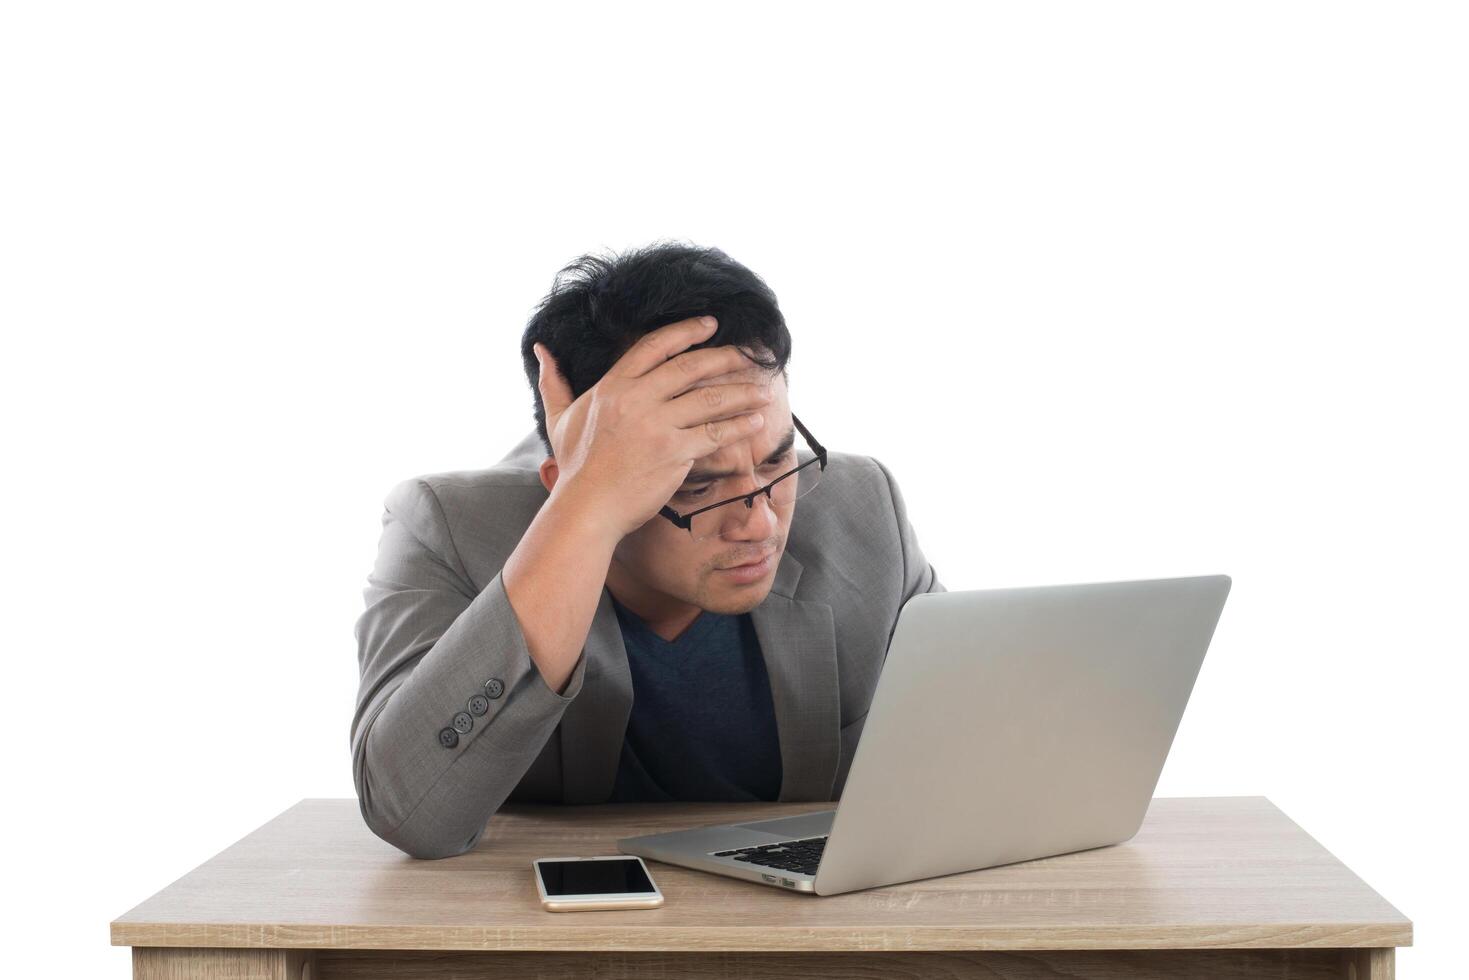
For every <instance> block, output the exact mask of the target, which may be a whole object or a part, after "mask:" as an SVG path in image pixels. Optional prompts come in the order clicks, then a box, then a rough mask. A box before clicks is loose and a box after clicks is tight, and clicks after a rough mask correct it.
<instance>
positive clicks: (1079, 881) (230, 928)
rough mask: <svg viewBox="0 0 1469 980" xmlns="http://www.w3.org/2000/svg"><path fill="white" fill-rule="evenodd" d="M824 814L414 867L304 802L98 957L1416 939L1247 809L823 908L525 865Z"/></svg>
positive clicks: (700, 879)
mask: <svg viewBox="0 0 1469 980" xmlns="http://www.w3.org/2000/svg"><path fill="white" fill-rule="evenodd" d="M822 808H823V805H822V804H819V803H753V804H712V803H702V804H622V805H607V806H587V807H572V806H534V807H532V806H516V807H507V808H505V809H503V810H502V811H501V812H500V813H498V814H497V815H496V816H495V817H494V819H493V820H492V821H491V823H490V827H489V830H488V831H487V832H486V834H485V836H484V838H483V839H482V840H481V841H480V844H479V846H478V847H477V848H476V849H475V850H473V851H471V852H469V853H468V854H464V855H460V856H458V857H453V858H446V859H444V860H439V861H419V860H415V859H413V858H410V857H408V856H407V855H405V854H403V853H402V852H400V851H398V850H396V849H395V848H393V847H391V846H390V845H388V844H386V843H384V842H383V841H381V840H379V839H378V838H377V837H375V836H374V835H373V834H372V833H371V831H369V830H368V829H367V827H366V826H365V825H364V824H363V822H362V818H361V815H360V813H359V811H358V807H357V801H355V800H350V799H346V800H303V801H301V802H300V803H298V804H297V805H295V806H293V807H291V808H290V809H289V810H287V811H285V812H284V813H283V814H281V815H280V816H279V817H277V818H276V819H274V820H272V821H271V822H269V823H268V824H266V825H265V826H263V827H261V828H260V829H259V830H257V831H255V832H254V833H252V834H250V835H249V836H247V837H245V838H244V839H243V840H241V841H239V842H238V843H236V844H234V845H233V846H231V847H229V848H227V849H226V850H224V851H223V852H221V853H220V854H218V855H216V856H215V857H214V858H212V859H210V860H209V861H206V862H205V863H204V864H202V865H200V866H199V867H198V868H196V869H195V870H194V871H192V872H190V873H189V874H187V875H185V876H184V877H183V878H180V879H179V880H178V881H176V882H174V883H173V884H171V885H169V886H168V887H167V888H165V889H163V890H162V891H161V892H159V893H158V894H156V895H154V896H153V897H152V898H150V899H148V900H147V901H145V902H143V903H142V904H140V905H138V906H137V907H136V908H134V909H132V910H131V911H129V912H127V913H126V914H125V915H123V916H121V917H119V918H118V919H116V920H114V921H113V922H112V942H113V944H114V945H131V946H202V947H267V948H277V949H291V948H313V949H393V950H481V951H494V950H504V951H563V952H594V951H606V952H619V953H630V952H638V951H642V952H687V951H706V952H719V951H730V952H740V951H745V952H803V951H832V952H835V951H851V952H881V951H908V952H917V951H926V950H927V951H980V950H997V951H1004V950H1010V951H1018V950H1087V949H1101V950H1126V949H1198V948H1205V949H1211V948H1212V949H1229V948H1321V949H1326V948H1333V947H1342V948H1356V947H1391V946H1406V945H1410V944H1411V943H1412V925H1411V923H1410V922H1409V921H1408V920H1407V919H1406V918H1404V917H1403V916H1402V914H1401V913H1399V912H1398V911H1397V910H1396V909H1395V908H1393V907H1392V906H1391V905H1390V904H1388V903H1387V902H1386V901H1385V900H1384V899H1383V898H1381V897H1380V896H1379V895H1377V893H1376V892H1374V891H1373V890H1372V889H1371V888H1369V887H1368V886H1367V885H1366V884H1365V883H1363V882H1362V880H1361V879H1359V878H1358V877H1357V876H1356V875H1354V874H1352V872H1351V871H1349V870H1348V869H1347V868H1346V867H1344V866H1343V865H1342V864H1341V862H1339V861H1337V860H1336V859H1335V858H1334V857H1332V855H1331V854H1330V853H1328V852H1327V851H1326V850H1325V849H1324V848H1322V847H1321V845H1319V844H1318V843H1317V842H1316V841H1314V840H1312V839H1311V837H1310V836H1309V835H1307V834H1306V833H1305V832H1304V831H1302V830H1301V828H1300V827H1298V826H1296V825H1295V824H1294V823H1293V822H1292V821H1291V820H1289V819H1288V818H1287V817H1286V816H1285V815H1284V814H1282V813H1281V812H1280V811H1279V810H1278V809H1276V808H1275V807H1274V806H1273V805H1272V804H1271V803H1270V802H1269V801H1268V800H1265V799H1263V798H1260V797H1230V798H1208V799H1158V800H1154V801H1153V805H1152V807H1151V808H1150V810H1149V812H1148V817H1147V820H1146V821H1145V822H1144V824H1143V828H1142V830H1141V831H1140V832H1139V834H1138V835H1137V836H1136V837H1135V838H1133V839H1132V840H1131V841H1129V842H1127V843H1124V844H1119V845H1117V846H1114V847H1105V848H1098V849H1096V850H1092V851H1084V852H1081V853H1077V854H1069V855H1062V856H1059V857H1054V858H1046V859H1043V860H1039V861H1027V862H1024V863H1021V864H1013V865H1009V866H1006V867H1002V868H991V869H988V870H984V871H972V872H966V873H962V874H955V875H948V876H945V877H942V878H931V879H928V880H925V881H918V882H911V883H908V884H902V885H891V886H888V887H885V888H876V889H870V890H868V891H863V892H854V893H851V894H846V895H836V896H830V897H825V898H823V897H817V896H813V895H802V894H793V893H789V892H784V891H780V890H777V889H774V888H768V887H765V886H763V885H757V884H753V883H748V882H743V881H738V880H735V879H732V878H724V877H722V876H718V875H711V874H705V873H702V872H697V871H689V870H685V869H682V868H677V867H673V866H671V865H666V864H662V863H658V862H649V867H650V868H651V869H652V871H653V874H654V876H655V878H656V879H657V881H658V884H659V886H660V887H661V888H662V890H663V892H664V895H665V896H666V903H665V905H664V907H663V908H660V909H654V910H647V911H615V912H613V911H607V912H576V913H551V912H545V911H542V909H541V908H540V904H539V902H538V900H537V897H536V888H535V883H534V881H533V879H532V877H531V860H532V859H533V858H535V857H542V856H546V855H548V854H588V855H590V854H610V853H615V852H616V845H615V841H616V840H617V839H618V838H619V837H627V836H633V835H638V834H649V833H657V832H660V831H665V830H673V829H678V828H682V827H689V826H695V825H699V824H706V823H722V822H728V821H743V820H752V819H759V818H765V817H772V816H781V815H788V814H795V813H803V812H809V811H811V810H817V809H822ZM1372 969H1377V967H1372ZM1338 975H1340V973H1339V974H1338ZM1364 976H1371V977H1373V978H1374V980H1375V978H1376V976H1377V974H1376V973H1368V974H1364Z"/></svg>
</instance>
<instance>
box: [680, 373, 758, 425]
mask: <svg viewBox="0 0 1469 980" xmlns="http://www.w3.org/2000/svg"><path fill="white" fill-rule="evenodd" d="M773 398H774V393H773V392H771V391H770V390H768V389H767V388H765V387H764V386H762V385H757V384H749V383H745V382H736V383H734V384H727V385H705V386H704V387H702V388H695V389H694V390H693V391H690V392H688V393H687V394H683V395H680V396H678V397H677V398H675V399H673V400H672V401H671V402H669V403H668V413H669V414H668V417H669V418H671V419H672V420H673V424H674V425H676V426H677V427H678V428H680V429H692V428H694V427H695V426H698V425H702V424H703V423H705V422H710V421H715V420H718V419H727V418H729V417H730V416H731V415H734V414H736V413H738V412H748V411H751V410H752V409H753V410H754V411H759V410H760V409H762V408H764V407H765V406H766V405H768V404H770V402H771V400H772V399H773Z"/></svg>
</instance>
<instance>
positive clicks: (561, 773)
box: [351, 430, 945, 858]
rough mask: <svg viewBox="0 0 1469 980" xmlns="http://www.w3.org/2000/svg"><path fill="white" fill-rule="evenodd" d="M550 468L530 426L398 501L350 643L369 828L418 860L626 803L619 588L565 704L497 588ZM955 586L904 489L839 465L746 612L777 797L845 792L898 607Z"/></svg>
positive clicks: (415, 482)
mask: <svg viewBox="0 0 1469 980" xmlns="http://www.w3.org/2000/svg"><path fill="white" fill-rule="evenodd" d="M544 456H545V452H544V450H543V448H542V446H541V443H540V440H539V438H538V437H537V435H536V433H535V431H534V430H532V431H531V433H530V434H528V435H527V436H526V437H525V438H524V439H522V440H521V441H520V443H518V444H517V445H516V446H515V447H514V448H513V449H511V450H510V452H509V453H507V454H506V455H505V457H504V458H503V459H501V460H500V462H499V463H497V464H496V465H494V466H492V467H490V468H488V469H482V470H465V471H458V472H450V473H438V474H432V475H427V476H422V477H417V478H414V479H409V480H405V481H403V482H402V483H399V484H398V485H397V486H395V487H394V488H393V489H392V491H391V492H390V493H389V495H388V497H387V500H386V512H385V513H384V515H383V530H382V537H381V539H380V541H379V544H378V554H377V561H376V563H375V565H374V567H373V570H372V573H371V574H370V575H369V576H368V580H367V581H368V585H367V588H366V589H364V590H363V596H364V599H365V601H366V609H365V610H364V612H363V613H362V615H361V617H360V618H359V619H358V620H357V625H356V630H355V633H356V637H357V648H358V663H359V666H360V668H361V686H360V688H359V690H358V693H357V710H356V713H355V715H354V716H353V718H352V732H351V746H352V776H353V780H354V782H355V783H356V786H357V796H358V801H359V803H360V804H361V808H362V816H363V819H365V820H366V821H367V825H368V827H370V828H371V829H372V831H373V833H375V834H377V835H378V836H379V837H381V838H382V839H383V840H385V841H387V842H388V843H390V844H392V845H393V846H395V847H397V848H399V849H400V850H402V851H404V852H406V853H408V854H410V855H412V856H414V857H419V858H439V857H449V856H452V855H456V854H462V853H464V852H465V851H468V850H469V849H470V848H472V847H474V846H475V844H476V843H478V842H479V839H480V837H481V836H482V835H483V834H484V832H485V829H486V825H487V823H488V822H489V819H490V817H491V816H492V815H493V814H494V813H495V811H496V810H497V809H499V807H500V805H501V804H502V803H505V802H507V801H509V802H543V803H603V802H606V800H607V799H608V797H609V796H610V795H611V792H612V783H613V778H614V776H615V775H616V772H617V763H618V758H619V755H620V752H621V748H622V741H623V734H624V732H625V731H626V729H627V720H628V713H629V711H630V709H631V707H632V681H631V676H630V674H629V671H628V664H627V654H626V651H625V650H624V648H623V645H622V633H621V631H620V630H619V628H618V624H617V616H616V613H615V611H614V610H613V608H612V605H611V599H610V595H609V593H608V592H607V590H606V589H605V588H604V589H603V590H602V597H601V600H600V603H599V604H598V606H597V611H596V614H595V617H594V618H593V621H592V626H591V629H590V632H589V633H588V635H587V641H586V646H585V647H584V648H583V650H582V656H581V658H580V659H579V660H578V662H577V665H576V668H575V670H574V671H573V672H572V675H571V678H570V680H569V682H568V683H567V686H566V690H565V693H564V694H557V693H556V692H555V691H553V690H551V688H550V687H549V686H548V685H547V684H546V683H545V681H544V680H543V679H542V677H541V674H540V671H539V669H538V668H537V667H536V666H535V663H534V662H533V661H532V660H531V659H530V654H529V652H528V651H527V648H526V642H525V636H524V634H523V633H522V632H521V629H520V624H519V621H518V620H517V619H516V616H515V611H514V609H513V608H512V607H511V605H510V602H509V599H508V598H507V597H506V594H505V588H504V583H503V582H502V580H501V569H502V568H503V566H504V564H505V561H506V560H507V559H508V558H509V557H510V554H511V552H513V551H514V550H515V547H516V545H517V544H519V542H520V538H521V535H522V534H523V533H524V532H525V529H526V528H527V527H528V526H529V525H530V522H531V520H532V519H533V518H534V517H535V514H536V511H537V510H539V509H540V507H541V505H542V503H544V502H545V500H546V498H547V496H548V494H547V492H546V489H545V488H544V487H543V486H542V485H541V481H540V477H539V476H538V475H537V469H538V467H539V466H540V463H541V460H542V459H543V458H544ZM801 458H802V459H809V458H810V452H809V451H803V453H802V455H801ZM942 591H945V589H944V587H943V586H942V585H940V584H939V581H938V577H937V575H936V574H935V572H934V570H933V567H932V566H931V565H930V564H929V563H928V561H927V560H926V559H925V558H924V556H923V552H922V551H921V550H920V549H919V546H918V539H917V537H916V536H915V534H914V532H913V529H912V527H911V526H910V525H909V523H908V519H907V515H906V511H905V509H904V504H903V497H902V495H901V494H900V493H899V491H898V487H897V484H896V483H895V482H894V481H893V478H892V475H891V474H890V473H889V472H888V471H887V469H886V468H885V467H884V466H883V465H882V464H881V463H879V462H878V461H877V460H876V459H873V458H871V457H869V456H861V455H856V454H850V453H838V452H831V451H828V457H827V470H826V473H825V475H824V478H823V480H822V483H821V487H820V488H819V489H818V490H816V491H815V492H814V493H813V494H812V495H811V496H809V497H806V498H804V501H803V502H802V503H799V504H797V505H796V511H795V516H794V517H793V519H792V525H791V529H790V533H789V534H788V536H787V539H786V548H785V552H784V554H783V555H782V557H781V561H780V564H779V566H778V567H777V568H776V573H775V580H774V583H773V584H772V587H771V590H770V593H769V594H768V595H767V597H766V598H765V600H764V601H763V602H761V603H760V605H759V606H757V607H755V609H753V610H752V611H751V613H750V616H751V619H752V621H753V623H754V627H755V632H756V635H757V637H758V638H759V640H760V647H761V650H762V652H763V653H764V657H765V665H766V668H767V670H768V672H769V675H770V685H771V695H772V697H773V700H774V703H775V720H776V729H777V732H778V734H779V737H780V756H781V763H782V766H783V770H784V776H783V779H782V782H781V789H780V799H781V800H834V799H837V798H839V797H840V796H841V792H842V787H843V785H844V784H845V783H846V779H847V770H848V768H849V767H850V766H851V763H852V753H853V751H854V750H855V749H856V747H857V739H858V737H859V736H860V735H861V733H862V721H863V718H864V717H866V714H867V706H868V704H869V703H870V702H871V700H872V693H873V689H874V687H875V685H876V683H877V677H878V672H879V671H880V670H881V668H882V662H883V658H884V657H885V656H886V654H887V646H888V640H889V639H890V638H891V636H892V633H893V628H894V627H895V626H896V624H897V616H898V612H899V610H900V609H901V608H902V606H903V603H905V602H906V601H907V600H908V599H909V598H910V597H912V596H914V595H916V594H918V593H920V592H942ZM492 681H499V682H500V684H501V685H503V693H501V694H500V696H499V697H496V698H495V699H493V700H491V701H490V702H489V710H488V711H487V712H486V713H484V714H482V715H478V716H473V715H471V716H470V718H471V720H472V722H473V727H472V729H471V730H470V731H468V732H467V733H466V734H462V735H460V736H459V738H458V741H457V744H455V745H452V746H446V745H444V744H442V743H441V741H440V732H441V730H442V729H444V728H445V727H446V726H449V725H450V723H451V719H452V718H453V717H454V715H455V714H456V713H458V712H467V711H470V710H471V709H472V707H477V708H480V709H483V708H484V707H485V703H484V701H482V700H480V701H477V702H476V703H475V705H473V706H470V704H469V703H470V700H471V699H473V698H475V696H476V695H480V694H485V693H486V692H487V685H489V686H488V691H489V692H490V693H497V692H499V690H500V688H499V686H497V685H494V684H491V683H490V682H492ZM462 725H463V719H461V726H462Z"/></svg>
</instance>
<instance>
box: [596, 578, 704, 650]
mask: <svg viewBox="0 0 1469 980" xmlns="http://www.w3.org/2000/svg"><path fill="white" fill-rule="evenodd" d="M607 591H608V592H610V593H612V598H614V599H616V600H617V601H618V602H620V603H622V605H623V606H624V607H626V608H627V609H629V610H631V611H632V612H633V613H635V614H636V615H637V617H638V618H639V619H641V620H642V621H643V622H645V623H647V624H648V628H649V629H650V630H652V631H653V632H654V633H655V634H657V635H658V636H659V637H660V638H662V639H663V640H664V641H665V642H667V643H672V642H673V641H675V640H677V639H678V638H679V637H680V636H682V635H683V633H684V630H686V629H688V628H689V627H690V626H692V625H693V624H694V620H696V619H698V618H699V614H700V613H702V612H703V611H704V610H702V609H700V608H699V607H698V606H691V605H689V604H688V603H687V602H682V601H680V600H678V599H674V598H673V597H672V596H667V595H664V594H662V593H659V592H651V591H649V590H647V589H639V588H637V587H636V586H634V585H632V584H631V583H629V582H627V581H626V580H625V579H623V578H622V576H620V575H618V574H617V572H616V563H615V562H614V563H613V567H612V568H609V569H608V570H607Z"/></svg>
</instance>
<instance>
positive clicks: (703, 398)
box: [535, 316, 772, 537]
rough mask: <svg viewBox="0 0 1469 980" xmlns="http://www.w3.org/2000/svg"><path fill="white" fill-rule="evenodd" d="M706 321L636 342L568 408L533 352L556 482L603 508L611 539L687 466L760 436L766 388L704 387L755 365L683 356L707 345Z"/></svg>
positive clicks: (564, 390) (544, 356)
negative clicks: (701, 344)
mask: <svg viewBox="0 0 1469 980" xmlns="http://www.w3.org/2000/svg"><path fill="white" fill-rule="evenodd" d="M717 326H718V324H717V323H716V322H715V320H714V318H713V317H709V316H706V317H695V318H692V319H688V320H681V321H679V322H678V323H671V324H668V325H667V326H664V327H659V328H658V329H656V330H653V331H651V332H650V333H648V334H646V335H644V336H643V337H641V338H640V339H639V340H638V341H637V343H635V344H633V346H632V347H630V348H629V349H628V350H627V352H626V353H624V354H623V355H622V357H620V358H619V359H618V361H617V363H616V364H614V365H613V366H612V368H611V369H610V370H608V372H607V373H606V374H605V375H603V377H602V378H601V379H600V380H599V381H598V382H597V383H596V384H595V385H593V386H592V387H591V388H590V389H588V390H587V391H585V392H583V393H582V395H581V396H580V397H579V398H576V399H575V400H573V399H572V397H571V387H570V386H569V385H568V384H567V382H566V379H565V378H563V377H562V375H561V372H560V370H559V369H558V368H557V367H556V361H555V358H553V357H552V356H551V353H550V351H548V350H546V348H545V347H544V346H543V345H541V344H536V345H535V354H536V357H537V358H538V359H539V361H540V376H539V379H538V380H537V387H538V388H539V389H540V393H541V402H542V404H543V405H544V406H545V411H546V432H547V435H548V437H549V438H550V441H551V453H552V455H553V456H555V458H556V465H557V467H558V469H559V471H560V472H559V475H558V476H557V478H556V489H557V490H562V489H563V487H562V483H563V481H569V482H570V484H571V485H573V486H575V487H576V488H577V489H578V492H581V491H585V492H586V493H588V494H589V496H590V498H591V499H594V500H596V501H598V503H599V506H600V507H604V508H605V512H604V513H605V516H606V519H607V520H608V521H609V522H611V524H612V530H614V531H615V532H616V533H617V534H618V536H619V537H621V536H625V535H628V534H631V533H632V532H633V531H636V530H637V529H638V528H639V527H642V526H643V525H644V524H646V523H647V522H648V521H650V520H652V519H653V518H654V517H655V516H657V514H658V511H659V509H660V508H661V507H663V505H664V504H666V503H668V500H669V498H670V497H672V496H673V494H674V492H675V491H677V490H678V488H679V486H680V485H681V484H682V483H683V481H684V478H685V477H686V476H687V475H688V472H689V469H690V468H691V467H692V466H693V464H694V461H695V460H697V459H699V458H701V457H703V456H707V455H709V454H710V453H713V452H717V451H718V450H720V449H722V448H724V447H725V446H728V445H731V444H733V443H736V442H739V441H740V440H741V439H745V438H748V437H749V436H750V435H752V434H754V433H755V432H757V431H759V429H760V427H761V425H762V424H763V423H764V417H763V416H762V415H761V414H760V411H761V409H763V408H764V407H765V406H766V405H768V404H769V403H770V401H771V398H772V394H771V391H770V388H769V387H768V386H761V385H758V384H753V383H734V384H711V385H705V386H703V387H700V388H697V389H694V390H692V391H690V390H689V386H690V385H692V384H695V383H696V382H699V381H701V380H703V379H706V378H712V377H717V376H719V375H723V374H729V373H731V372H735V371H740V370H744V369H748V368H750V367H751V366H752V365H755V363H756V362H755V361H753V360H751V359H750V358H749V357H747V356H746V355H745V353H744V352H743V351H742V350H740V349H739V348H737V347H734V346H725V347H707V348H703V349H701V350H696V351H690V350H688V348H689V347H691V346H693V345H694V344H697V343H699V342H700V341H702V340H707V339H708V338H709V337H710V336H712V335H713V333H714V331H715V329H716V327H717Z"/></svg>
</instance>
